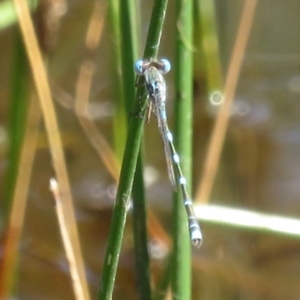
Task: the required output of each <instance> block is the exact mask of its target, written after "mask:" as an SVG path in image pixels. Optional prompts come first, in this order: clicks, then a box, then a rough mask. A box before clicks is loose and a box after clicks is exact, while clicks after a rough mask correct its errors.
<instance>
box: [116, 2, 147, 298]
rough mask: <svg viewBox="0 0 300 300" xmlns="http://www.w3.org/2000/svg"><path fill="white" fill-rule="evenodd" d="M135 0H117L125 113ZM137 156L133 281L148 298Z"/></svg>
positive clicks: (130, 91)
mask: <svg viewBox="0 0 300 300" xmlns="http://www.w3.org/2000/svg"><path fill="white" fill-rule="evenodd" d="M135 4H136V2H135V1H134V0H120V8H121V12H122V13H121V24H120V25H121V37H122V70H123V72H122V73H123V74H124V75H125V76H123V83H124V88H123V90H124V98H125V103H126V109H127V115H128V116H129V115H130V113H131V108H132V100H133V99H134V96H135V73H134V68H133V65H134V62H135V60H136V58H137V28H138V27H137V14H136V10H135ZM142 150H143V148H141V149H140V153H139V156H138V160H137V165H136V172H135V176H134V182H133V188H132V203H133V236H134V251H135V270H136V282H137V288H138V292H139V296H140V299H144V300H151V280H150V266H149V261H150V259H149V253H148V236H147V216H146V204H145V189H144V186H145V185H144V177H143V160H142V152H143V151H142Z"/></svg>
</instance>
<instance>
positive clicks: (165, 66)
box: [159, 58, 171, 74]
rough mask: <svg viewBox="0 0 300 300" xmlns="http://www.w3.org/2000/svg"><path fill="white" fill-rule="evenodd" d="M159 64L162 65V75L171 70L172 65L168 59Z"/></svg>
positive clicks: (163, 59)
mask: <svg viewBox="0 0 300 300" xmlns="http://www.w3.org/2000/svg"><path fill="white" fill-rule="evenodd" d="M159 62H160V64H161V73H162V74H166V73H168V72H169V71H170V70H171V63H170V62H169V61H168V60H167V59H165V58H162V59H161V60H160V61H159Z"/></svg>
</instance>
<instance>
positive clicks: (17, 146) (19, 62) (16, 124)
mask: <svg viewBox="0 0 300 300" xmlns="http://www.w3.org/2000/svg"><path fill="white" fill-rule="evenodd" d="M14 54H15V55H14V69H13V75H12V85H11V102H10V114H9V120H10V123H9V151H8V154H9V157H8V165H7V172H6V177H5V189H4V205H3V207H2V213H3V215H4V217H5V219H7V216H8V214H9V211H10V206H11V201H12V197H13V193H14V188H15V183H16V178H17V172H18V165H19V161H20V158H19V157H20V152H21V146H22V142H23V137H24V129H25V126H24V124H25V120H26V113H27V105H28V83H29V81H28V72H29V69H28V63H27V58H26V53H25V49H24V45H23V43H22V38H21V35H20V33H19V32H17V34H16V40H15V53H14Z"/></svg>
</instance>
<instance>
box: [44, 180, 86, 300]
mask: <svg viewBox="0 0 300 300" xmlns="http://www.w3.org/2000/svg"><path fill="white" fill-rule="evenodd" d="M50 190H51V192H52V194H53V197H54V200H55V210H56V215H57V219H58V224H59V230H60V234H61V237H62V241H63V244H64V248H65V253H66V256H67V259H68V262H69V269H70V273H71V278H72V283H73V290H74V293H75V298H76V299H77V300H82V299H86V298H85V296H84V288H83V286H82V285H81V282H80V279H79V274H78V272H77V268H76V257H75V253H74V250H73V249H74V248H73V246H72V242H71V238H70V235H69V231H68V228H67V226H66V219H67V216H66V215H65V213H66V211H65V210H64V209H63V205H62V202H61V198H60V195H61V193H60V191H59V186H58V183H57V181H56V180H55V179H54V178H51V179H50Z"/></svg>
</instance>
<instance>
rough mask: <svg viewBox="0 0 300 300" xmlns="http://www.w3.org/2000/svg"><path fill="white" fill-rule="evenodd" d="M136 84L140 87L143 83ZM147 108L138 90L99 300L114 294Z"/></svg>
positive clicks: (155, 34) (156, 16)
mask: <svg viewBox="0 0 300 300" xmlns="http://www.w3.org/2000/svg"><path fill="white" fill-rule="evenodd" d="M167 2H168V1H167V0H156V1H155V2H154V7H153V12H152V17H151V22H150V27H149V34H148V37H147V42H146V47H145V52H144V57H146V58H151V57H153V58H155V57H156V55H157V52H158V47H159V44H160V37H161V33H162V28H163V24H164V20H165V13H166V5H167ZM139 81H140V83H142V79H141V80H139ZM146 106H147V101H146V91H145V88H144V87H142V86H140V87H138V89H137V96H136V99H135V103H134V107H133V115H132V117H131V119H130V124H129V131H128V137H127V142H126V147H125V153H124V157H123V163H122V169H121V175H120V182H119V186H118V191H117V197H116V203H115V207H114V211H113V215H112V221H111V228H110V233H109V237H108V244H107V250H106V254H105V258H104V266H103V272H102V277H101V282H100V288H99V292H98V299H101V300H104V299H105V300H108V299H111V298H112V294H113V287H114V282H115V277H116V271H117V265H118V260H119V256H120V251H121V245H122V238H123V233H124V227H125V222H126V212H127V208H128V204H129V200H130V195H131V189H132V184H133V179H134V174H135V168H136V163H137V159H138V154H139V149H140V143H141V138H142V133H143V127H144V117H145V113H146Z"/></svg>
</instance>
